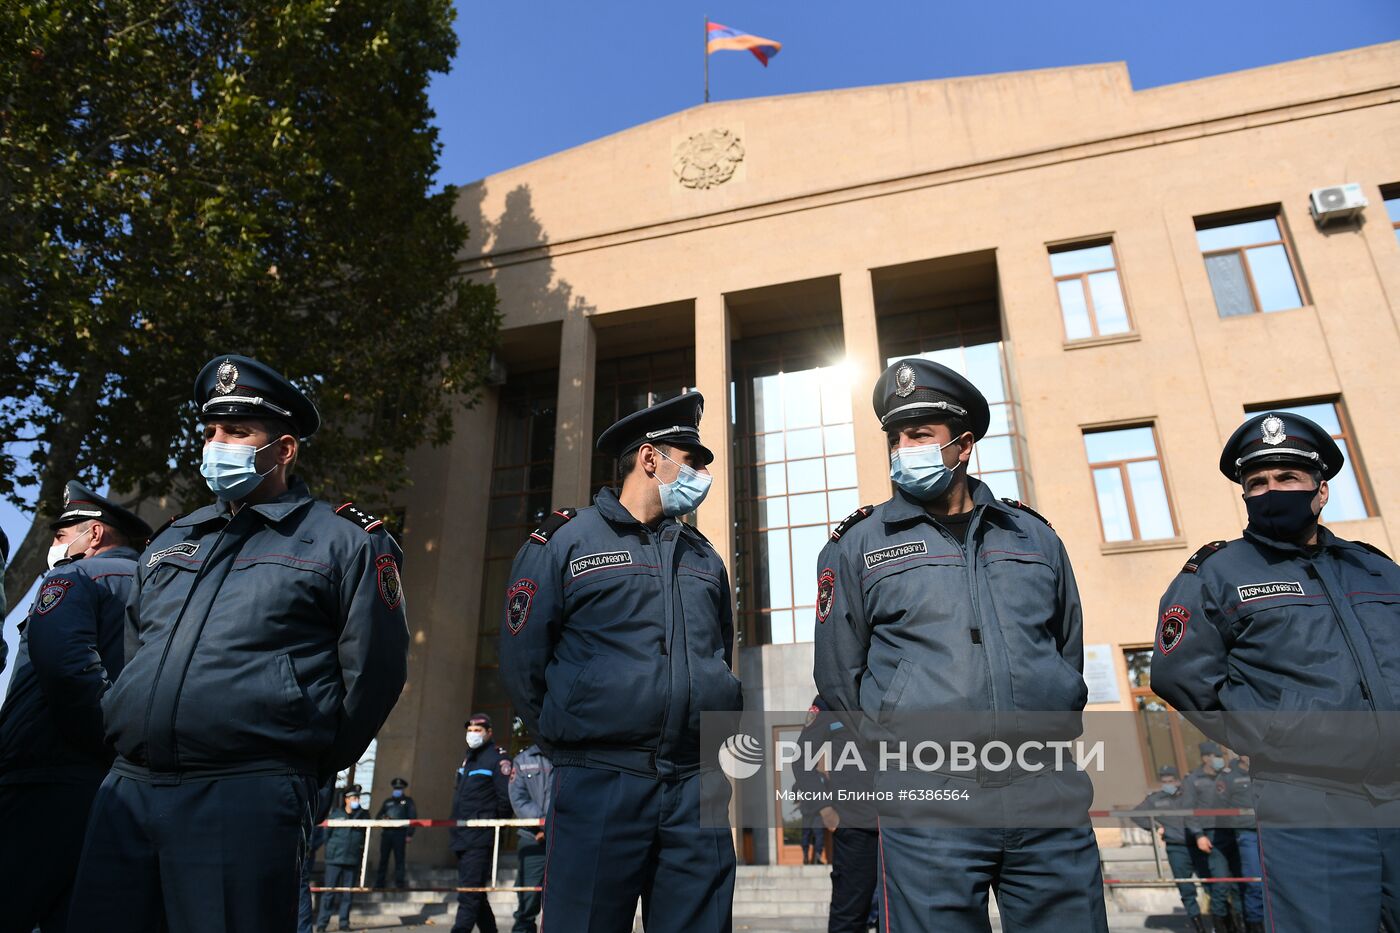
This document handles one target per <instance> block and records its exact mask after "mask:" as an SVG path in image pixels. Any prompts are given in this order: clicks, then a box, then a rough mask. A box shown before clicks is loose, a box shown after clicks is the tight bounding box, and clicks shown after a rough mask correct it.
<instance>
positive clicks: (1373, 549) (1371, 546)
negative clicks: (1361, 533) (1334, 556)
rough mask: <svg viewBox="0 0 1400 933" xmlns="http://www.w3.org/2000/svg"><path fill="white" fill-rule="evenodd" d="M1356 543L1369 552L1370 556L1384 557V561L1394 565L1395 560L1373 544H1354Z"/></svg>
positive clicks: (1360, 542) (1359, 542)
mask: <svg viewBox="0 0 1400 933" xmlns="http://www.w3.org/2000/svg"><path fill="white" fill-rule="evenodd" d="M1356 543H1357V544H1359V545H1361V546H1362V547H1364V548H1365V549H1366V550H1368V551H1370V552H1371V553H1372V554H1375V555H1376V556H1378V557H1384V558H1385V559H1386V560H1388V561H1390V562H1391V563H1392V564H1393V563H1395V558H1393V557H1391V556H1390V555H1389V554H1387V553H1386V552H1385V551H1382V550H1381V549H1380V548H1378V547H1376V546H1375V545H1374V544H1371V543H1369V542H1366V541H1358V542H1356Z"/></svg>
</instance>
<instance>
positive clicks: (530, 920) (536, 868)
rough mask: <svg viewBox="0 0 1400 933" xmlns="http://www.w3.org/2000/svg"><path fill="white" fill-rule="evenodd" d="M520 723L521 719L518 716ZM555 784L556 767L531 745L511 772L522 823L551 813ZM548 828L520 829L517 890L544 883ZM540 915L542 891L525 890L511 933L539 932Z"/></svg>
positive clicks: (515, 805)
mask: <svg viewBox="0 0 1400 933" xmlns="http://www.w3.org/2000/svg"><path fill="white" fill-rule="evenodd" d="M516 719H517V721H519V717H516ZM523 726H524V723H521V729H520V731H521V732H523V731H524V729H523ZM553 784H554V764H553V762H551V761H550V760H549V756H547V755H546V754H545V753H544V751H543V750H542V749H541V748H540V747H539V745H538V744H537V743H533V742H532V743H531V744H530V745H529V746H528V747H527V748H526V749H525V750H524V751H522V752H521V753H520V754H518V755H516V756H515V762H514V765H513V767H512V768H511V769H510V803H511V807H512V808H513V809H514V810H515V815H516V816H517V817H518V818H520V819H522V820H542V819H544V818H545V816H546V815H547V814H548V813H549V792H550V790H551V789H552V787H553ZM546 838H547V835H546V828H545V827H544V826H522V827H520V838H519V840H518V841H517V844H516V856H517V857H518V858H519V860H520V870H519V872H518V873H517V874H516V880H515V884H516V887H521V888H533V887H539V886H540V883H541V882H542V881H543V880H544V859H545V839H546ZM539 913H540V892H538V891H521V892H520V896H519V897H518V898H517V903H516V908H515V925H514V926H513V927H511V933H535V929H536V918H537V917H538V916H539Z"/></svg>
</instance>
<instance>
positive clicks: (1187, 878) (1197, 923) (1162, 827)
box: [1132, 765, 1210, 933]
mask: <svg viewBox="0 0 1400 933" xmlns="http://www.w3.org/2000/svg"><path fill="white" fill-rule="evenodd" d="M1157 780H1159V781H1161V787H1160V788H1158V789H1157V790H1154V791H1153V792H1152V793H1150V794H1148V795H1147V796H1146V797H1145V798H1144V799H1143V801H1142V803H1140V804H1138V805H1137V806H1136V807H1133V809H1134V810H1184V809H1186V805H1185V804H1184V803H1182V800H1181V780H1180V775H1179V773H1178V772H1177V770H1176V768H1175V767H1173V766H1172V765H1162V767H1160V768H1158V769H1157ZM1132 820H1133V822H1134V823H1136V824H1137V825H1138V826H1140V827H1142V828H1143V829H1146V830H1148V831H1149V832H1151V831H1152V829H1153V821H1152V820H1149V819H1147V818H1146V817H1137V816H1135V817H1133V818H1132ZM1155 823H1156V834H1157V838H1159V839H1161V840H1162V844H1163V846H1164V847H1165V848H1166V850H1167V864H1168V865H1169V866H1171V870H1172V877H1173V878H1176V879H1177V880H1178V881H1180V882H1182V883H1181V884H1178V885H1177V886H1176V890H1177V893H1178V894H1180V895H1181V906H1182V907H1183V908H1184V909H1185V910H1186V919H1187V921H1188V922H1190V924H1191V930H1192V933H1209V929H1210V928H1208V927H1207V926H1206V920H1205V918H1204V917H1202V916H1201V905H1200V904H1199V903H1198V902H1197V900H1196V885H1195V884H1194V883H1193V882H1192V881H1191V878H1192V876H1193V875H1195V874H1196V863H1197V860H1198V859H1197V856H1203V855H1204V853H1201V852H1200V851H1199V850H1197V849H1196V846H1195V842H1194V840H1193V841H1191V842H1188V841H1187V838H1186V822H1185V817H1181V816H1159V817H1157V819H1156V821H1155ZM1154 844H1155V842H1154ZM1200 861H1201V862H1202V866H1201V868H1202V871H1207V870H1208V869H1206V868H1205V865H1204V859H1203V858H1202V859H1200ZM1202 877H1206V876H1205V875H1202Z"/></svg>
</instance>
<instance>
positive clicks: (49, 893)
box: [0, 480, 151, 933]
mask: <svg viewBox="0 0 1400 933" xmlns="http://www.w3.org/2000/svg"><path fill="white" fill-rule="evenodd" d="M49 527H50V528H51V529H52V530H53V543H52V545H51V546H50V548H49V555H48V564H49V568H50V570H49V573H48V574H47V575H46V576H45V577H44V578H43V580H42V581H41V582H40V583H39V592H38V595H37V596H36V597H35V599H34V604H33V606H31V607H30V610H29V615H28V617H26V619H25V620H24V622H23V623H22V624H21V626H20V642H19V649H18V651H17V653H16V656H15V670H14V674H13V676H12V678H11V680H10V688H9V692H8V693H7V694H6V696H5V703H4V705H3V706H0V826H3V827H4V834H5V839H6V842H5V843H4V844H3V845H0V877H3V878H4V879H5V882H6V885H7V890H6V894H5V903H4V907H3V908H0V931H9V930H11V929H14V930H23V931H25V933H28V931H29V930H31V929H33V928H34V927H35V926H40V927H42V928H43V929H44V930H62V929H64V928H65V925H66V923H67V916H68V900H69V895H70V893H71V888H72V884H73V876H74V874H75V873H76V871H77V868H78V853H79V852H80V851H82V845H83V827H84V825H85V824H86V823H87V816H88V812H89V810H90V809H91V807H92V801H93V797H94V796H95V795H96V794H97V788H98V785H99V784H101V783H102V779H103V778H104V777H105V776H106V774H107V769H108V768H109V767H111V764H112V752H111V749H110V748H109V747H108V746H107V744H106V742H105V741H104V739H103V731H102V707H101V705H100V704H101V699H102V695H103V694H104V693H106V692H107V690H108V688H109V687H110V686H111V684H112V681H114V680H115V679H116V678H117V675H118V674H120V673H121V670H122V662H123V658H124V655H123V649H122V622H123V619H124V609H125V606H126V600H127V595H128V593H129V591H130V589H131V580H132V576H133V574H134V573H135V568H136V560H137V556H138V551H139V550H140V549H141V548H142V547H144V546H145V544H146V539H147V538H148V537H149V536H150V534H151V528H150V526H149V525H147V524H146V523H145V522H144V521H142V520H141V519H140V518H139V517H137V516H136V515H134V514H133V513H132V512H130V511H129V510H127V509H125V508H123V507H122V506H120V505H118V504H117V503H115V502H113V501H112V500H111V499H109V498H107V497H105V496H99V495H97V494H96V493H94V492H93V491H92V490H91V489H89V488H87V487H86V486H84V485H83V484H82V483H80V482H78V481H76V480H74V481H71V482H69V483H68V484H67V486H66V487H65V488H64V493H63V505H62V508H61V509H60V510H59V513H58V517H57V518H55V519H54V520H53V522H52V523H51V524H50V526H49Z"/></svg>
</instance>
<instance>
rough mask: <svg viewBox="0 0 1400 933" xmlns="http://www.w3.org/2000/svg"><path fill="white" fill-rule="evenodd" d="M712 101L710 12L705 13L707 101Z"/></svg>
mask: <svg viewBox="0 0 1400 933" xmlns="http://www.w3.org/2000/svg"><path fill="white" fill-rule="evenodd" d="M709 102H710V14H708V13H706V14H705V103H707V104H708V103H709Z"/></svg>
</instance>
